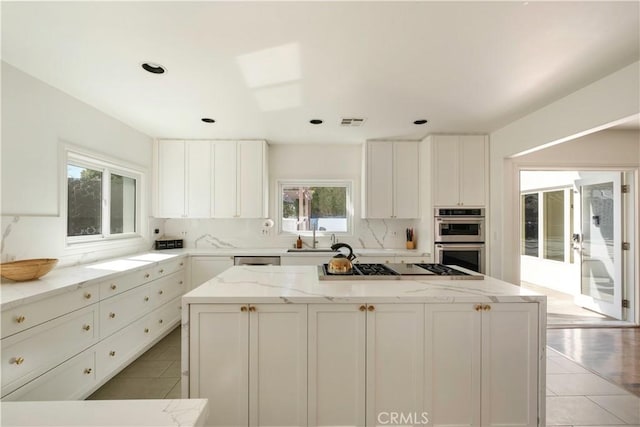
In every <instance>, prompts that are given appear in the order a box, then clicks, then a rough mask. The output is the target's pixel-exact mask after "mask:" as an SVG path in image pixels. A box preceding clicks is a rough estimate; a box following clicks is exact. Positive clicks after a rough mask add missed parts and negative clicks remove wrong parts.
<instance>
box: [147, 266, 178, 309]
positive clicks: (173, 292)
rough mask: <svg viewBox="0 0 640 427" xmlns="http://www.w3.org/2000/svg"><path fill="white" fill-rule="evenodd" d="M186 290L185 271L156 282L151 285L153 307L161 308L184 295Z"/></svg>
mask: <svg viewBox="0 0 640 427" xmlns="http://www.w3.org/2000/svg"><path fill="white" fill-rule="evenodd" d="M184 288H185V286H184V271H180V272H178V273H173V274H171V275H169V276H167V277H164V278H162V279H158V280H156V281H154V282H153V283H152V285H151V289H152V290H151V295H152V307H153V308H157V307H160V306H161V305H164V304H166V303H167V302H169V301H171V300H172V299H173V298H175V297H177V296H180V295H182V294H183V293H184Z"/></svg>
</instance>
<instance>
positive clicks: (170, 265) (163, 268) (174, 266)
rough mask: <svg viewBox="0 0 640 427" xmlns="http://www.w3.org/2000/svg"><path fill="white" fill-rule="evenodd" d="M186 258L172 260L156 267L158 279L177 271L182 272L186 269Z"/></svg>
mask: <svg viewBox="0 0 640 427" xmlns="http://www.w3.org/2000/svg"><path fill="white" fill-rule="evenodd" d="M185 262H186V258H178V259H171V260H169V261H164V262H162V263H160V265H159V266H157V267H156V270H155V275H156V277H164V276H168V275H169V274H171V273H175V272H176V271H180V270H182V269H184V267H185Z"/></svg>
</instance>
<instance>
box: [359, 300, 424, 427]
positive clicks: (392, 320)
mask: <svg viewBox="0 0 640 427" xmlns="http://www.w3.org/2000/svg"><path fill="white" fill-rule="evenodd" d="M371 307H373V310H371ZM423 389H424V305H423V304H374V305H368V306H367V394H366V395H367V403H366V408H367V415H366V424H367V425H378V424H379V420H378V416H379V414H381V413H383V412H399V413H404V414H422V412H423V409H422V408H423V404H424V402H423V399H424V395H423Z"/></svg>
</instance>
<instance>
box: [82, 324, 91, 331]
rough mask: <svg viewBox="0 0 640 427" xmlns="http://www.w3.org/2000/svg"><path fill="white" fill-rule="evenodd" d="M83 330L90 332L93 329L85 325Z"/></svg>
mask: <svg viewBox="0 0 640 427" xmlns="http://www.w3.org/2000/svg"><path fill="white" fill-rule="evenodd" d="M82 329H84V330H85V331H88V330H90V329H91V325H84V326H83V327H82Z"/></svg>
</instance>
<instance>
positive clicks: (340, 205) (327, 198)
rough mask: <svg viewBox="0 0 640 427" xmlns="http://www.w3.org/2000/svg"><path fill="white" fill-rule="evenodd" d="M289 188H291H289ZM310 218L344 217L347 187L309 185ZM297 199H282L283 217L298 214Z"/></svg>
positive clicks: (295, 216)
mask: <svg viewBox="0 0 640 427" xmlns="http://www.w3.org/2000/svg"><path fill="white" fill-rule="evenodd" d="M289 190H291V189H289ZM307 190H308V192H309V193H310V194H311V199H310V200H309V201H308V203H309V204H310V206H311V218H345V217H346V216H347V189H346V188H345V187H309V188H308V189H307ZM298 210H299V202H298V199H293V200H289V201H283V204H282V213H283V216H284V218H298V217H299V216H300V214H299V212H298Z"/></svg>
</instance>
